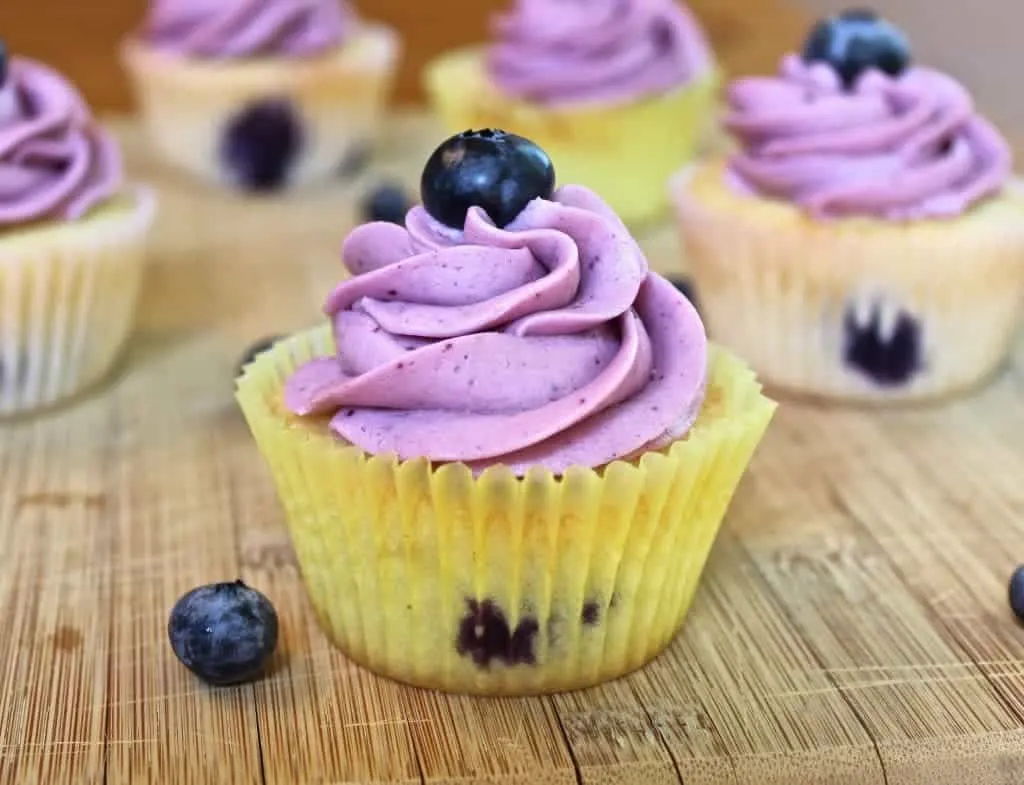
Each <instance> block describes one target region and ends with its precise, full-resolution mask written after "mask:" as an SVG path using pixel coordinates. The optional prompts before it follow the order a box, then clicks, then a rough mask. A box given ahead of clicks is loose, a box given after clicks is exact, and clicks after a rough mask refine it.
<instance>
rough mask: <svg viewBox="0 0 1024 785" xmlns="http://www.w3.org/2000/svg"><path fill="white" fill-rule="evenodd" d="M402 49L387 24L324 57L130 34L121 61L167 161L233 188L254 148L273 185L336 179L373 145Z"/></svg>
mask: <svg viewBox="0 0 1024 785" xmlns="http://www.w3.org/2000/svg"><path fill="white" fill-rule="evenodd" d="M398 53H399V41H398V38H397V36H396V35H395V34H394V33H393V32H392V31H391V30H390V29H389V28H386V27H383V26H374V25H368V26H365V27H364V28H363V30H362V31H361V32H360V33H358V34H357V35H356V36H355V37H354V38H353V39H351V40H349V41H347V42H346V43H345V44H344V46H342V47H340V48H339V49H338V50H337V51H336V52H334V53H331V54H329V55H324V56H320V57H312V58H267V59H262V60H261V59H254V60H244V61H220V60H218V61H204V60H199V59H186V58H181V57H175V56H174V55H170V54H166V53H162V52H159V51H156V50H153V49H150V48H147V47H146V46H145V44H143V43H141V42H139V41H137V40H130V41H128V42H127V43H126V44H125V47H124V49H123V52H122V59H123V62H124V64H125V67H126V69H127V71H128V73H129V75H130V76H131V80H132V83H133V87H134V90H135V93H136V97H137V99H138V102H139V105H140V108H141V110H142V116H143V121H144V124H145V127H146V130H147V133H148V135H149V137H150V139H151V140H152V142H153V145H154V146H155V148H156V150H157V151H158V152H159V153H160V154H161V155H162V156H163V157H164V158H165V159H166V160H167V161H168V162H169V163H171V164H173V165H175V166H177V167H179V168H181V169H183V170H185V171H187V172H189V173H190V174H192V175H195V176H197V177H199V178H201V179H203V180H206V181H208V182H212V183H217V184H221V185H229V186H235V187H239V186H244V183H243V182H242V181H243V180H244V176H243V175H242V174H240V173H239V168H238V166H237V165H232V164H231V160H237V156H239V155H241V156H245V155H252V153H250V152H245V151H242V152H239V150H240V149H241V148H249V149H255V150H256V153H255V155H257V156H260V157H261V161H260V163H259V164H258V165H259V166H262V167H263V168H264V169H266V168H269V169H270V170H274V169H275V168H278V170H279V171H281V172H282V173H283V174H282V175H281V177H282V178H283V179H282V180H281V181H280V183H277V182H275V183H273V184H274V185H276V184H280V185H291V186H302V185H306V184H310V183H315V182H317V181H323V180H326V179H328V178H330V177H332V176H334V175H335V174H336V173H337V172H338V170H339V168H340V167H341V166H342V164H343V163H344V162H345V161H346V160H347V159H348V158H349V157H350V156H352V155H355V154H358V152H359V151H361V150H362V149H363V148H364V147H366V146H368V145H370V144H371V143H372V141H373V139H374V137H375V134H376V130H377V127H378V126H379V124H380V122H381V118H382V116H383V113H384V110H385V108H386V104H387V100H388V96H389V93H390V90H391V85H392V81H393V76H394V71H395V66H396V63H397V59H398ZM268 107H269V109H268ZM268 118H269V119H268ZM290 137H294V138H293V139H292V140H291V141H289V138H290ZM250 165H257V164H250ZM265 177H267V178H269V179H272V180H275V181H276V179H277V178H276V176H275V175H274V174H273V173H270V174H265Z"/></svg>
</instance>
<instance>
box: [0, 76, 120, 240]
mask: <svg viewBox="0 0 1024 785" xmlns="http://www.w3.org/2000/svg"><path fill="white" fill-rule="evenodd" d="M122 183H123V172H122V164H121V154H120V151H119V150H118V148H117V145H116V143H115V142H114V139H113V138H112V137H111V136H110V135H109V134H108V133H107V132H106V131H104V130H103V129H102V128H101V127H100V126H99V125H98V124H97V123H96V120H95V119H94V118H93V116H92V113H91V112H90V111H89V107H88V106H87V105H86V103H85V101H84V99H83V98H82V96H81V95H80V94H79V93H78V91H77V90H76V89H75V88H74V86H73V85H72V84H71V83H70V82H68V81H67V80H66V79H64V77H63V76H61V75H60V74H59V73H57V72H56V71H54V70H53V69H52V68H49V67H47V66H45V65H43V64H42V63H37V62H35V61H32V60H26V59H24V58H14V59H13V60H12V61H11V63H10V66H9V69H8V74H7V81H6V82H5V83H4V86H3V88H2V89H0V228H2V227H8V226H16V225H19V224H23V223H28V222H31V221H39V220H45V219H56V220H75V219H77V218H81V217H82V216H83V215H85V214H86V213H87V212H89V210H91V209H92V208H93V207H95V206H96V205H98V204H100V203H101V202H103V201H105V200H106V199H109V198H110V197H111V196H113V195H114V194H116V193H117V191H118V189H120V188H121V186H122Z"/></svg>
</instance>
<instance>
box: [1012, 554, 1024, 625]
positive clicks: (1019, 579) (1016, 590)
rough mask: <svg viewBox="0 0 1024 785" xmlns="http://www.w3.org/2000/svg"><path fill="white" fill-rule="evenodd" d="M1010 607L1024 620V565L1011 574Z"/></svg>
mask: <svg viewBox="0 0 1024 785" xmlns="http://www.w3.org/2000/svg"><path fill="white" fill-rule="evenodd" d="M1010 608H1011V609H1012V610H1013V612H1014V614H1016V616H1017V618H1018V619H1019V620H1020V621H1021V622H1024V565H1021V566H1020V567H1018V568H1017V569H1016V570H1014V571H1013V575H1012V576H1010Z"/></svg>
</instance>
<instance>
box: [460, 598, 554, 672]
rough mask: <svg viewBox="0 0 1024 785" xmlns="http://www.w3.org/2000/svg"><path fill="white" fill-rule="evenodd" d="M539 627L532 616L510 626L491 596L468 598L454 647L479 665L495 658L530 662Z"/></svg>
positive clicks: (515, 663) (461, 654) (484, 665)
mask: <svg viewBox="0 0 1024 785" xmlns="http://www.w3.org/2000/svg"><path fill="white" fill-rule="evenodd" d="M539 630H540V625H539V624H538V623H537V620H536V619H534V618H532V617H524V618H523V619H522V620H521V621H520V622H519V624H517V625H516V628H515V629H514V630H513V629H511V627H510V626H509V623H508V618H507V617H506V616H505V613H504V611H502V610H501V608H499V607H498V605H497V603H495V602H494V601H493V600H483V601H482V602H481V601H478V600H472V599H467V600H466V615H465V616H463V617H462V619H461V621H460V622H459V632H458V638H457V640H456V641H455V648H456V651H458V653H459V655H460V656H462V657H469V658H471V659H472V660H473V662H474V663H476V665H477V666H478V667H481V668H487V667H489V666H490V664H491V662H492V661H495V660H496V661H498V662H500V663H503V664H505V665H532V664H534V663H535V662H536V654H535V652H534V649H535V645H536V639H537V632H538V631H539Z"/></svg>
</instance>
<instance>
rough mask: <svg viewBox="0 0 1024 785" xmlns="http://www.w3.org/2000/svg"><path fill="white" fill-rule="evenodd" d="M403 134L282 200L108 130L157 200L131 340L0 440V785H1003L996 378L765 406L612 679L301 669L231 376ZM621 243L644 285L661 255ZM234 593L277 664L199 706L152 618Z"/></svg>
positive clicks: (306, 295)
mask: <svg viewBox="0 0 1024 785" xmlns="http://www.w3.org/2000/svg"><path fill="white" fill-rule="evenodd" d="M427 126H429V124H426V125H425V124H424V122H423V121H421V120H415V119H409V120H406V121H403V122H396V123H394V124H392V126H391V129H390V134H389V136H388V137H387V138H386V139H385V140H384V142H383V148H382V150H381V152H380V159H379V160H380V162H379V163H375V164H374V165H373V166H372V168H371V170H370V171H369V172H368V173H364V174H363V175H362V176H360V177H359V178H358V180H357V181H355V182H350V183H348V184H339V185H337V186H336V187H333V188H331V189H326V190H322V191H319V192H310V193H306V194H302V195H296V196H295V197H294V198H293V199H292V200H290V201H288V202H278V201H272V200H263V201H255V200H241V199H235V198H232V197H230V196H227V195H223V194H218V193H214V192H212V191H209V190H206V189H203V188H201V187H198V186H194V185H192V184H190V183H188V182H185V181H183V180H181V179H179V178H178V177H176V176H173V175H170V174H168V173H167V172H166V171H165V170H163V169H162V168H161V167H159V166H156V165H154V164H152V163H151V162H150V161H149V160H148V158H147V156H146V155H145V153H144V149H143V145H142V144H141V143H140V139H139V138H138V136H137V134H136V133H135V132H134V131H132V130H131V129H130V128H127V127H123V128H122V135H123V137H124V139H125V143H126V147H127V152H128V157H129V163H130V168H131V170H132V171H133V172H134V173H135V174H136V175H138V176H139V177H144V178H146V179H149V180H151V181H152V182H155V183H157V184H158V185H160V186H161V190H162V194H163V211H162V214H161V217H160V219H159V222H158V227H157V232H156V236H155V240H154V243H155V244H154V251H153V256H152V267H151V271H150V273H149V275H148V279H147V284H146V287H145V294H144V299H143V302H142V306H141V310H140V323H139V327H138V332H137V336H136V338H135V340H134V341H133V342H132V345H131V348H130V351H129V353H128V356H127V357H126V358H125V361H124V363H123V365H122V367H121V369H120V371H119V372H118V373H117V375H116V377H115V378H113V379H112V380H111V381H110V382H109V383H108V384H106V385H105V386H104V388H103V389H101V390H98V391H97V392H96V393H95V394H94V395H92V396H90V397H88V398H86V399H84V400H82V401H81V402H80V403H78V404H77V405H75V406H73V407H71V408H68V409H65V410H63V411H60V412H57V413H54V414H51V415H49V416H47V417H44V418H40V419H37V420H35V421H31V422H28V423H24V424H19V425H16V426H11V425H7V426H3V430H0V629H2V630H3V634H0V783H37V782H38V783H47V784H48V785H49V784H51V783H53V784H54V785H56V784H58V783H101V782H102V783H109V784H110V785H115V784H116V785H120V784H121V783H134V784H139V783H160V785H166V784H167V783H179V782H180V783H259V784H262V783H273V784H275V785H276V784H278V783H280V785H291V783H300V782H301V783H421V782H424V783H445V784H446V785H447V784H451V785H455V784H458V785H478V784H480V783H502V784H503V785H555V784H556V783H557V784H561V783H566V784H567V785H568V784H571V783H577V782H580V783H587V784H588V785H612V784H613V783H617V784H619V785H634V784H635V785H663V784H678V783H685V785H740V784H749V785H1020V783H1022V782H1024V730H1022V729H1021V719H1022V717H1024V629H1022V628H1021V627H1019V626H1018V625H1017V624H1016V623H1015V622H1014V620H1013V618H1012V616H1011V614H1010V612H1009V610H1008V608H1007V603H1006V581H1007V578H1008V576H1009V574H1010V572H1011V570H1012V568H1013V566H1014V565H1015V562H1016V561H1017V560H1018V559H1020V558H1021V557H1022V556H1024V486H1022V484H1021V482H1020V478H1021V476H1022V475H1024V397H1022V393H1024V354H1018V355H1017V357H1016V358H1015V360H1014V362H1013V364H1012V367H1011V368H1010V369H1009V370H1008V371H1007V373H1006V374H1005V375H1004V376H1003V377H1002V378H1001V379H1000V380H999V381H998V382H997V383H996V384H995V385H994V386H993V387H992V388H991V389H989V390H988V391H986V392H984V393H983V394H981V395H980V396H978V397H976V398H975V399H973V400H968V401H964V402H961V403H957V404H954V405H951V406H947V407H944V408H941V409H924V410H920V411H903V412H888V413H887V412H874V413H865V412H858V411H851V410H841V409H828V408H814V407H809V406H804V405H797V404H793V403H787V402H783V405H782V406H781V407H780V410H779V413H778V415H777V418H776V421H775V422H774V424H773V426H772V427H771V429H770V431H769V434H768V436H767V438H766V441H765V443H764V444H763V446H762V448H761V450H760V452H759V454H758V456H757V458H756V459H755V462H754V465H753V466H752V468H751V471H750V473H749V475H748V476H747V478H746V480H745V481H744V483H743V485H742V486H741V489H740V491H739V493H738V496H737V498H736V499H735V502H734V504H733V507H732V509H731V512H730V514H729V516H728V520H727V523H726V526H725V530H724V533H723V534H722V536H721V538H720V540H719V542H718V544H717V546H716V548H715V551H714V555H713V558H712V559H711V562H710V564H709V566H708V568H707V572H706V575H705V578H704V581H703V584H702V589H701V591H700V593H699V596H698V597H697V600H696V603H695V605H694V607H693V611H692V613H691V616H690V618H689V621H688V623H687V625H686V627H685V629H684V632H683V634H682V635H681V637H680V638H679V639H678V640H677V641H676V642H675V643H674V644H673V645H672V646H671V648H670V649H669V650H668V652H667V653H666V654H665V655H664V656H662V657H661V658H660V659H658V660H657V661H655V662H654V663H653V664H652V665H650V666H649V667H648V668H646V669H644V670H642V671H641V672H639V673H637V674H635V675H633V676H632V677H630V678H627V679H624V680H621V681H618V682H615V683H612V684H609V685H607V686H605V687H602V688H598V689H594V690H590V691H587V692H582V693H577V694H568V695H559V696H554V697H549V698H534V699H521V700H480V699H471V698H458V697H454V698H453V697H445V696H442V695H440V694H436V693H433V692H423V691H417V690H413V689H406V688H403V687H400V686H398V685H396V684H393V683H391V682H387V681H383V680H380V679H377V678H375V677H374V676H372V675H370V674H368V673H366V672H365V671H362V670H360V669H359V668H357V667H355V666H353V665H352V664H350V663H348V662H347V661H346V660H345V658H344V657H342V656H341V655H340V654H339V653H337V652H336V651H334V650H332V649H331V647H330V646H329V645H328V643H327V641H326V639H325V638H324V636H323V635H321V634H320V632H319V631H318V629H317V627H316V624H315V621H314V619H313V615H312V613H311V611H310V608H309V606H308V605H307V602H306V600H305V597H304V593H303V590H302V587H301V583H300V580H299V576H298V575H297V572H296V567H295V562H294V559H293V555H292V552H291V550H290V547H289V544H288V540H287V535H286V530H285V527H284V524H283V521H282V513H281V510H280V507H279V505H278V502H277V500H276V497H275V494H274V491H273V489H272V487H271V482H270V478H269V476H268V474H267V472H266V470H265V469H264V466H263V464H262V460H261V458H260V457H259V455H258V454H257V451H256V449H255V447H254V445H253V443H252V440H251V437H250V435H249V433H248V431H247V428H246V426H245V424H244V423H243V421H242V418H241V416H240V414H239V413H238V411H237V409H236V406H235V404H234V402H233V399H232V376H233V373H234V367H235V363H236V362H237V360H238V358H239V356H240V355H241V354H242V352H243V350H244V349H245V348H246V347H247V345H249V344H250V343H251V342H252V341H253V340H254V339H256V338H259V337H261V336H263V335H265V334H268V333H278V332H285V331H290V330H293V329H297V328H301V327H306V326H309V325H310V324H312V323H314V322H316V321H317V320H318V318H319V316H318V314H319V306H320V303H321V301H322V299H323V297H324V295H325V294H326V292H327V291H328V290H329V288H330V287H331V286H333V284H334V283H335V282H336V280H337V279H338V276H339V262H338V248H339V245H340V242H341V239H342V237H343V236H344V234H345V233H346V232H347V230H348V229H349V228H350V226H351V225H352V222H353V220H354V212H353V209H352V205H353V199H354V197H355V196H357V195H358V194H359V193H360V192H361V191H362V190H363V188H364V187H365V186H366V184H367V183H370V182H375V181H377V180H378V179H379V178H381V177H383V176H385V175H389V176H398V177H401V178H402V179H403V180H405V181H406V182H407V183H410V184H411V183H414V182H415V181H416V179H417V174H418V172H417V167H418V165H419V162H420V161H422V160H423V157H424V155H425V153H426V152H427V150H428V149H429V148H430V147H432V145H433V142H434V141H435V140H436V137H435V135H434V134H433V133H431V132H430V131H429V130H425V129H426V128H427ZM641 240H642V242H643V244H644V246H645V247H646V249H647V251H648V254H649V256H650V257H651V260H652V263H653V264H654V265H655V266H656V267H658V268H660V269H663V270H671V269H673V267H674V265H675V260H676V252H675V240H674V236H673V232H672V231H671V230H665V231H659V232H656V233H654V234H653V235H651V236H648V237H643V238H641ZM239 576H240V577H242V578H244V579H245V580H246V581H247V582H249V583H251V584H252V585H254V586H256V587H258V588H259V589H261V590H263V591H264V592H266V593H267V594H268V595H269V596H270V598H271V599H272V600H273V602H274V603H275V604H276V607H277V609H278V612H279V614H280V617H281V623H282V639H281V644H280V649H279V656H278V658H277V660H276V663H275V667H274V668H273V670H272V672H271V673H270V675H269V676H268V677H267V678H265V679H264V680H263V681H261V682H259V683H257V684H255V685H251V686H244V687H240V688H232V689H222V690H213V689H209V688H206V687H204V686H203V685H201V684H200V683H199V682H198V681H197V680H196V679H195V678H193V677H192V676H191V675H190V674H189V673H188V672H187V671H186V670H185V669H184V668H183V667H182V666H181V665H180V664H179V663H178V662H177V661H176V660H175V659H174V657H173V655H172V653H171V650H170V647H169V645H168V644H167V638H166V628H165V626H166V622H167V614H168V611H169V610H170V608H171V606H172V604H173V603H174V601H175V599H176V598H177V597H178V596H179V595H180V594H182V593H183V592H185V591H187V590H188V589H190V588H192V587H193V586H195V585H198V584H201V583H206V582H210V581H217V580H228V579H233V578H236V577H239Z"/></svg>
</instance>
